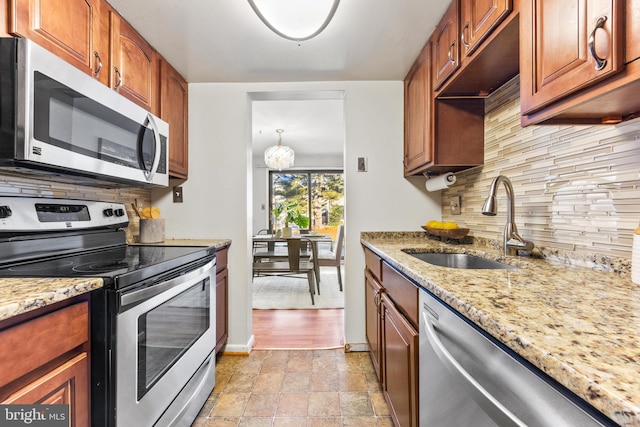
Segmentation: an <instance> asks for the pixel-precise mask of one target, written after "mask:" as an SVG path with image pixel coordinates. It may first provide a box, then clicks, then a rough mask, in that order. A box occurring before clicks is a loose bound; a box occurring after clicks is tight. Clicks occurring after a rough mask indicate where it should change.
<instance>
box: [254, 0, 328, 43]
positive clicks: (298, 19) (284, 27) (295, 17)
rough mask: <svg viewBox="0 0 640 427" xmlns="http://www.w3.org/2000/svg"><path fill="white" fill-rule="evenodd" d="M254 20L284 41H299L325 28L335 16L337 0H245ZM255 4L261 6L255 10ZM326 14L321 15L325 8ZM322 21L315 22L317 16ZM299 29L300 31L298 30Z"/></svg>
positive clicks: (312, 36)
mask: <svg viewBox="0 0 640 427" xmlns="http://www.w3.org/2000/svg"><path fill="white" fill-rule="evenodd" d="M248 1H249V5H251V8H252V9H253V11H254V12H255V13H256V15H258V18H260V20H261V21H262V22H263V23H264V24H265V25H266V26H267V27H269V29H270V30H271V31H273V32H274V33H276V34H277V35H279V36H280V37H283V38H285V39H287V40H293V41H296V42H301V41H305V40H309V39H312V38H314V37H315V36H317V35H318V34H320V33H321V32H322V31H324V29H325V28H327V25H329V22H331V19H332V18H333V15H335V13H336V9H337V8H338V4H340V0H313V1H308V0H307V1H306V2H305V1H301V0H279V1H275V2H274V1H273V0H269V1H264V0H262V1H261V0H248ZM256 3H261V6H260V7H258V6H257V5H256ZM327 8H328V9H329V11H328V12H325V10H326V9H327ZM324 13H326V18H324V20H323V21H322V22H321V23H319V21H318V20H317V19H316V18H317V17H318V16H319V15H320V14H322V16H324ZM301 27H302V28H301Z"/></svg>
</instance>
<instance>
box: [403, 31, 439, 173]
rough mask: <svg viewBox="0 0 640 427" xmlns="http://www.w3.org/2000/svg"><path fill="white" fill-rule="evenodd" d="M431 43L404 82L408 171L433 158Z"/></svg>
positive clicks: (405, 162)
mask: <svg viewBox="0 0 640 427" xmlns="http://www.w3.org/2000/svg"><path fill="white" fill-rule="evenodd" d="M430 62H431V46H430V44H429V43H427V44H426V46H425V47H424V49H423V50H422V53H421V54H420V56H419V57H418V59H417V60H416V63H415V64H414V65H413V67H412V69H411V70H410V71H409V74H408V75H407V78H406V79H405V83H404V93H405V98H404V102H405V107H404V109H405V115H404V126H405V132H404V170H405V174H408V173H409V172H411V171H413V170H415V169H417V168H419V167H420V166H423V165H425V164H427V163H429V162H431V161H432V160H433V146H432V142H433V139H432V137H431V117H432V108H433V96H432V92H431V64H430Z"/></svg>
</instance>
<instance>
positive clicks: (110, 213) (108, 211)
mask: <svg viewBox="0 0 640 427" xmlns="http://www.w3.org/2000/svg"><path fill="white" fill-rule="evenodd" d="M102 213H104V216H113V209H111V208H107V209H105V210H103V211H102Z"/></svg>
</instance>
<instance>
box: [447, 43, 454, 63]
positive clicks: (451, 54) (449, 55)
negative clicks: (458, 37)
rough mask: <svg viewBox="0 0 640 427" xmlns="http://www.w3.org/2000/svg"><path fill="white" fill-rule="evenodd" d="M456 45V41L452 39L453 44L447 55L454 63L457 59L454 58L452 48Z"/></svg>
mask: <svg viewBox="0 0 640 427" xmlns="http://www.w3.org/2000/svg"><path fill="white" fill-rule="evenodd" d="M455 47H456V41H455V40H454V41H452V42H451V45H450V46H449V51H448V52H447V56H448V57H449V61H451V62H453V63H454V64H455V63H456V61H455V60H454V59H453V53H451V51H452V49H453V48H455Z"/></svg>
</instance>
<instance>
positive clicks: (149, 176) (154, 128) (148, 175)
mask: <svg viewBox="0 0 640 427" xmlns="http://www.w3.org/2000/svg"><path fill="white" fill-rule="evenodd" d="M147 121H148V122H149V125H150V126H151V130H152V131H153V139H154V140H155V142H156V149H155V153H154V156H153V164H152V165H151V169H150V170H148V171H144V176H145V178H146V179H147V181H149V182H151V181H152V180H153V176H154V175H155V174H156V172H157V170H158V166H159V165H160V155H161V153H160V150H162V146H161V144H160V132H159V131H158V125H157V124H156V119H155V118H154V117H153V115H152V114H151V113H149V114H148V115H147Z"/></svg>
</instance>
